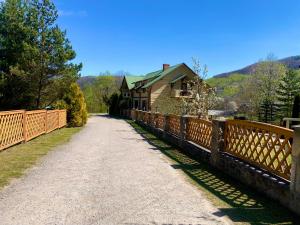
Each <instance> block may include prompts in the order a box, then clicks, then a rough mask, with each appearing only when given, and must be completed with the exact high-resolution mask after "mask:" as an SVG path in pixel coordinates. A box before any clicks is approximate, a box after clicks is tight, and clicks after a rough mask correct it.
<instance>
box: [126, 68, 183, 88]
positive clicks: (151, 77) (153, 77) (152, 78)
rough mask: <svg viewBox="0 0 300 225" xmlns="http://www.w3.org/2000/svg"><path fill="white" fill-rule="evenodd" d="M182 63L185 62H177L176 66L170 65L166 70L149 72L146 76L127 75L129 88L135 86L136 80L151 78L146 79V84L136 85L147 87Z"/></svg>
mask: <svg viewBox="0 0 300 225" xmlns="http://www.w3.org/2000/svg"><path fill="white" fill-rule="evenodd" d="M182 65H184V63H181V64H177V65H175V66H170V67H169V68H167V69H166V70H157V71H154V72H151V73H147V74H146V75H145V76H125V80H126V83H127V86H128V88H129V90H131V89H133V88H134V86H135V83H136V82H139V81H146V80H149V81H146V84H145V85H144V86H142V85H140V86H138V87H136V89H138V88H147V87H150V86H151V85H152V84H154V83H155V82H157V81H159V80H160V79H161V78H163V77H164V76H166V75H167V74H169V73H170V72H172V71H173V70H175V69H177V68H178V67H180V66H182Z"/></svg>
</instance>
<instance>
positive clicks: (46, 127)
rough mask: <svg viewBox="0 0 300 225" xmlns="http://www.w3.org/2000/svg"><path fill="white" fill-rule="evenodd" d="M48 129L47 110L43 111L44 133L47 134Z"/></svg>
mask: <svg viewBox="0 0 300 225" xmlns="http://www.w3.org/2000/svg"><path fill="white" fill-rule="evenodd" d="M47 129H48V110H46V112H45V133H46V134H47Z"/></svg>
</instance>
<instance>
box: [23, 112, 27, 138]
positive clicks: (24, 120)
mask: <svg viewBox="0 0 300 225" xmlns="http://www.w3.org/2000/svg"><path fill="white" fill-rule="evenodd" d="M23 138H24V142H26V141H27V118H26V110H24V112H23Z"/></svg>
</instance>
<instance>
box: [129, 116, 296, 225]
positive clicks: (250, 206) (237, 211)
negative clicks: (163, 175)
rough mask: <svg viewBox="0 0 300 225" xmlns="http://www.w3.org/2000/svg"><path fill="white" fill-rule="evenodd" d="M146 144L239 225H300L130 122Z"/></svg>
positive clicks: (260, 197)
mask: <svg viewBox="0 0 300 225" xmlns="http://www.w3.org/2000/svg"><path fill="white" fill-rule="evenodd" d="M128 123H129V124H131V126H133V128H134V129H135V130H136V131H137V132H138V133H140V134H141V135H142V136H143V137H144V138H145V140H146V141H148V142H149V143H150V144H152V145H153V146H155V147H156V148H157V149H159V150H160V151H161V152H162V153H163V154H165V155H166V156H167V157H169V158H170V159H171V160H172V162H173V164H172V167H173V168H174V169H178V170H181V171H183V172H184V173H185V174H186V175H187V176H188V177H189V180H190V181H191V182H192V183H193V184H195V185H196V186H197V187H198V188H199V189H201V190H202V191H203V192H204V193H205V195H206V197H207V198H208V199H209V200H210V201H211V202H212V203H213V204H214V205H215V206H216V207H217V208H219V210H220V213H218V215H219V216H227V217H229V218H230V219H231V220H232V221H233V222H234V223H235V224H253V225H258V224H260V225H261V224H281V225H287V224H300V218H299V217H297V216H296V215H295V214H293V213H292V212H290V211H289V210H288V209H287V208H284V207H283V206H281V205H280V204H279V203H277V202H274V201H273V200H271V199H269V198H267V197H265V196H264V195H262V194H259V193H257V192H256V191H255V190H253V189H251V188H249V187H247V186H246V185H244V184H242V183H240V182H238V181H236V180H234V179H232V178H230V177H229V176H226V175H225V174H223V173H222V172H220V171H218V170H215V169H213V168H212V167H211V166H209V164H207V163H204V162H198V161H195V160H193V159H192V158H190V157H188V156H187V155H185V154H183V153H182V152H181V151H180V150H179V149H177V148H176V147H174V146H172V145H170V144H168V143H166V142H164V141H162V140H160V139H158V138H157V137H156V136H154V135H153V134H151V133H150V132H148V131H146V130H145V129H144V128H142V127H141V126H139V125H138V124H136V123H135V122H133V121H130V120H129V121H128Z"/></svg>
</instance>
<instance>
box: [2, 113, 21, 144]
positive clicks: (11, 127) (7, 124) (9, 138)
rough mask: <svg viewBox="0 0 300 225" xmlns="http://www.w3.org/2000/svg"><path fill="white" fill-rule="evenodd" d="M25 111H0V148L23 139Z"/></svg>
mask: <svg viewBox="0 0 300 225" xmlns="http://www.w3.org/2000/svg"><path fill="white" fill-rule="evenodd" d="M24 112H25V111H10V112H1V113H0V150H3V149H5V148H7V147H9V146H12V145H14V144H17V143H19V142H22V141H24V136H23V132H24V130H23V129H24V127H23V119H24Z"/></svg>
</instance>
